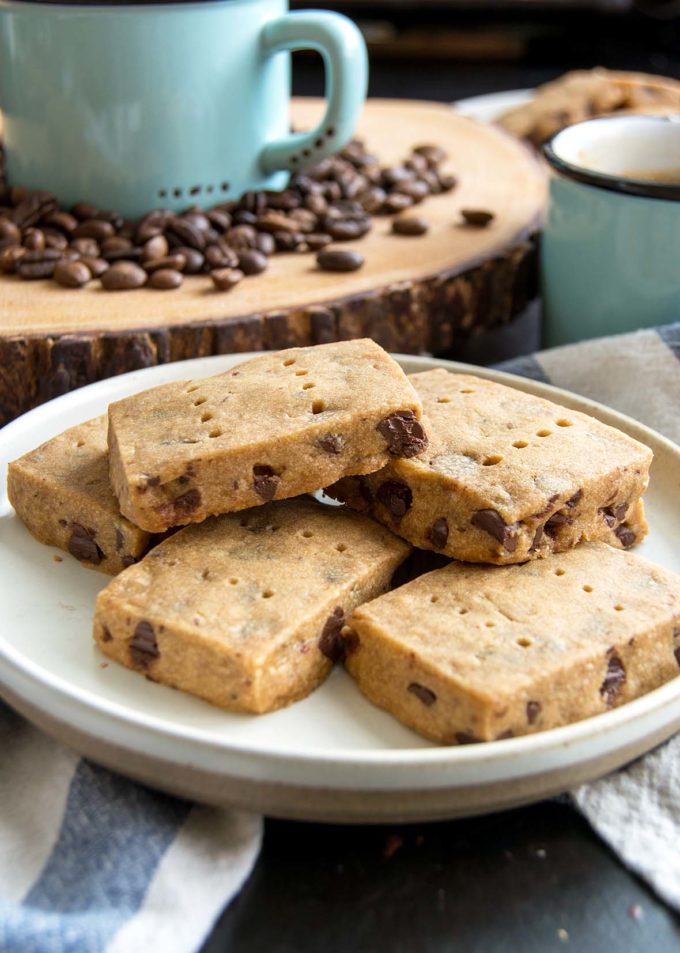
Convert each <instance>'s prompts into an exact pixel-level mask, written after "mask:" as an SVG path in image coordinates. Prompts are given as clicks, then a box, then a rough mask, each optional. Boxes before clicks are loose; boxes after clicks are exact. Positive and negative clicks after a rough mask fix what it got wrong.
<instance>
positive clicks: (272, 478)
mask: <svg viewBox="0 0 680 953" xmlns="http://www.w3.org/2000/svg"><path fill="white" fill-rule="evenodd" d="M280 482H281V480H280V478H279V477H278V476H277V475H276V474H275V473H274V471H273V470H272V468H271V467H269V466H266V465H256V466H254V467H253V488H254V490H255V492H256V493H257V495H258V496H259V497H260V498H261V499H263V500H265V501H266V500H273V499H274V496H275V494H276V490H277V487H278V485H279V483H280Z"/></svg>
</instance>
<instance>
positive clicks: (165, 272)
mask: <svg viewBox="0 0 680 953" xmlns="http://www.w3.org/2000/svg"><path fill="white" fill-rule="evenodd" d="M180 257H181V256H180ZM183 280H184V277H183V275H182V273H181V271H175V270H174V269H173V268H159V269H158V271H154V272H153V273H152V275H151V277H150V278H149V285H150V287H152V288H157V289H158V290H159V291H171V290H172V289H173V288H179V286H180V285H181V284H182V281H183Z"/></svg>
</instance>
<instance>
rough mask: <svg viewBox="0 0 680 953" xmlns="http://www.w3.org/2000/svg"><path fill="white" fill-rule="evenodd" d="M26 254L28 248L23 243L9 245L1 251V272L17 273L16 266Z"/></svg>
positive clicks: (4, 273)
mask: <svg viewBox="0 0 680 953" xmlns="http://www.w3.org/2000/svg"><path fill="white" fill-rule="evenodd" d="M25 254H26V249H25V248H24V247H23V246H21V245H9V246H8V247H7V248H4V249H3V250H2V251H0V272H2V274H3V275H13V274H15V273H16V266H17V264H18V263H19V260H20V259H21V258H23V257H24V255H25Z"/></svg>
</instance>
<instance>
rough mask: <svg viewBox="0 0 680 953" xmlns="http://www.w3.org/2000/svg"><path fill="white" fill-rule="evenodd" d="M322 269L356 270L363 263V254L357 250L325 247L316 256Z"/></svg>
mask: <svg viewBox="0 0 680 953" xmlns="http://www.w3.org/2000/svg"><path fill="white" fill-rule="evenodd" d="M316 261H317V264H318V266H319V268H321V269H323V271H357V269H359V268H361V266H362V265H363V264H364V256H363V255H361V254H360V253H359V252H358V251H345V250H342V251H341V250H338V249H325V250H324V251H320V252H319V254H318V255H317V256H316Z"/></svg>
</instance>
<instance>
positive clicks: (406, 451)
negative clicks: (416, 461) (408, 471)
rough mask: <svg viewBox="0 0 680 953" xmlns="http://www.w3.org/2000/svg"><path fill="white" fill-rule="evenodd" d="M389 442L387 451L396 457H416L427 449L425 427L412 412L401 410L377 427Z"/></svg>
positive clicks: (386, 418)
mask: <svg viewBox="0 0 680 953" xmlns="http://www.w3.org/2000/svg"><path fill="white" fill-rule="evenodd" d="M376 430H377V431H378V433H379V434H380V435H381V436H382V437H384V438H385V440H386V441H387V449H388V450H389V452H390V453H391V454H392V456H394V457H415V456H416V455H417V454H419V453H422V452H423V450H424V449H425V448H426V447H427V436H426V434H425V431H424V430H423V425H422V424H421V423H420V421H419V420H417V419H416V415H415V414H414V413H413V411H412V410H400V411H398V412H397V413H396V414H390V416H389V417H385V419H384V420H381V421H380V423H379V424H378V426H377V427H376Z"/></svg>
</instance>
